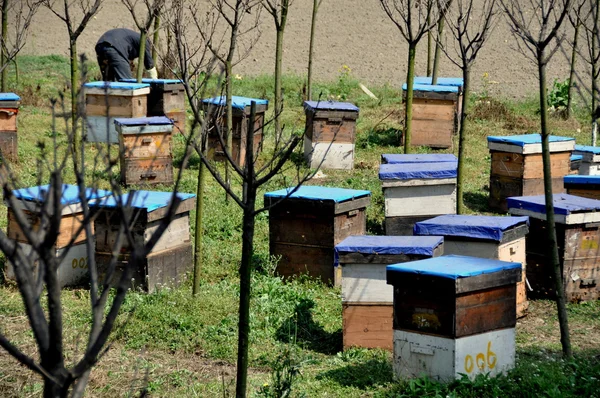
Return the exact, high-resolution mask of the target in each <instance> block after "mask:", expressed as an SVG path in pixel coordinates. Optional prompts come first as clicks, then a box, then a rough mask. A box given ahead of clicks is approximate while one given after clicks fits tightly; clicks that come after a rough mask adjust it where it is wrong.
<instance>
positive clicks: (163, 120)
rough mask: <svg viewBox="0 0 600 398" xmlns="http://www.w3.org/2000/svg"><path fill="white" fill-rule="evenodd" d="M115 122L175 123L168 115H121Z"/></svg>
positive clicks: (121, 123) (125, 124) (127, 123)
mask: <svg viewBox="0 0 600 398" xmlns="http://www.w3.org/2000/svg"><path fill="white" fill-rule="evenodd" d="M115 124H116V125H119V126H157V125H165V124H173V121H172V120H171V119H169V118H168V117H166V116H150V117H120V118H116V119H115Z"/></svg>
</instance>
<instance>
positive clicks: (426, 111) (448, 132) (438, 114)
mask: <svg viewBox="0 0 600 398" xmlns="http://www.w3.org/2000/svg"><path fill="white" fill-rule="evenodd" d="M402 90H403V95H404V98H406V90H407V85H406V84H404V85H403V86H402ZM461 97H462V88H461V87H457V86H442V85H439V84H438V85H435V86H434V85H428V84H414V85H413V105H412V133H411V146H428V147H431V148H451V147H452V136H453V135H454V133H455V132H456V130H457V127H458V110H459V102H460V99H461ZM405 106H406V102H405ZM404 111H405V112H406V109H405V110H404Z"/></svg>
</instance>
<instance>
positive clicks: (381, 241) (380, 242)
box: [335, 235, 444, 256]
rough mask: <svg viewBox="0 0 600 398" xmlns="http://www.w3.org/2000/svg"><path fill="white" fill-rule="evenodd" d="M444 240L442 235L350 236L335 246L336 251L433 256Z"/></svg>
mask: <svg viewBox="0 0 600 398" xmlns="http://www.w3.org/2000/svg"><path fill="white" fill-rule="evenodd" d="M443 242H444V238H443V237H441V236H374V235H355V236H349V237H347V238H346V239H344V240H343V241H342V242H341V243H339V244H338V245H336V246H335V251H336V253H362V254H407V255H409V254H411V255H421V256H433V251H434V250H435V248H436V247H438V246H439V245H441V244H442V243H443Z"/></svg>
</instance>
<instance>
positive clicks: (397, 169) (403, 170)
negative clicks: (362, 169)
mask: <svg viewBox="0 0 600 398" xmlns="http://www.w3.org/2000/svg"><path fill="white" fill-rule="evenodd" d="M457 168H458V163H457V162H439V163H408V164H382V165H381V166H379V179H380V180H413V179H423V180H439V179H447V178H456V175H457Z"/></svg>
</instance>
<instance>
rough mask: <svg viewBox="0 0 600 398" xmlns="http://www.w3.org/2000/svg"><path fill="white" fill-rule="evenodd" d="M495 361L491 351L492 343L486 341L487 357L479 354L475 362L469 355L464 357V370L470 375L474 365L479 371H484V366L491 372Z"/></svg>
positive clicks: (493, 353) (494, 354)
mask: <svg viewBox="0 0 600 398" xmlns="http://www.w3.org/2000/svg"><path fill="white" fill-rule="evenodd" d="M497 360H498V358H497V357H496V353H495V352H494V351H492V342H491V341H488V345H487V355H485V354H484V353H482V352H480V353H478V354H477V355H476V356H475V360H473V357H472V356H471V355H467V356H466V357H465V370H466V372H467V373H471V372H472V371H473V368H474V367H475V365H477V368H478V369H479V370H480V371H484V370H485V367H486V365H487V367H488V369H489V370H492V369H494V368H495V367H496V362H497Z"/></svg>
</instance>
